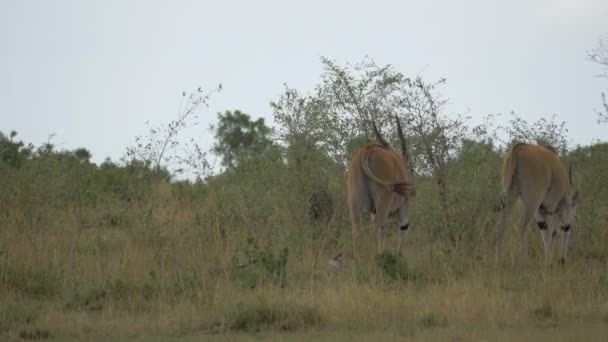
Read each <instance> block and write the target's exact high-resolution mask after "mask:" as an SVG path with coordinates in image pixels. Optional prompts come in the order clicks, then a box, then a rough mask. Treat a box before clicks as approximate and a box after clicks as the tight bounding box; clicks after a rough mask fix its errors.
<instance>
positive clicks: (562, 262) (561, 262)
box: [559, 258, 566, 266]
mask: <svg viewBox="0 0 608 342" xmlns="http://www.w3.org/2000/svg"><path fill="white" fill-rule="evenodd" d="M559 264H560V265H562V266H564V265H565V264H566V258H559Z"/></svg>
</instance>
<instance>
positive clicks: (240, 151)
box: [211, 110, 273, 168]
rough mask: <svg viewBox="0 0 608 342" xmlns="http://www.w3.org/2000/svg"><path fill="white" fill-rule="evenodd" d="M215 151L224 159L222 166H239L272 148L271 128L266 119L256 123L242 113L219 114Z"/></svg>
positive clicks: (258, 120)
mask: <svg viewBox="0 0 608 342" xmlns="http://www.w3.org/2000/svg"><path fill="white" fill-rule="evenodd" d="M217 117H218V121H219V122H218V124H217V127H213V126H212V127H211V129H215V138H216V139H217V142H216V143H215V145H214V146H213V151H214V152H215V153H216V154H217V155H219V156H220V157H221V158H222V164H223V165H224V166H226V167H229V168H234V167H236V166H238V165H239V163H240V162H242V161H243V160H244V159H248V158H251V157H255V156H256V155H259V154H261V153H263V152H264V151H266V150H267V149H268V148H271V147H272V145H273V144H272V141H270V139H269V136H270V128H269V127H268V126H266V124H264V119H263V118H259V119H257V120H255V121H253V120H251V117H250V116H249V115H247V114H245V113H243V112H241V111H238V110H236V111H234V112H230V111H226V112H225V113H224V114H222V113H218V115H217Z"/></svg>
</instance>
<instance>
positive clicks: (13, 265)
mask: <svg viewBox="0 0 608 342" xmlns="http://www.w3.org/2000/svg"><path fill="white" fill-rule="evenodd" d="M62 280H63V279H62V275H61V274H60V272H59V271H58V270H56V269H51V268H45V269H38V268H36V269H32V268H27V267H24V266H23V265H20V264H19V263H18V262H17V261H12V262H6V261H5V262H3V263H2V264H0V284H1V285H2V286H5V287H6V288H9V289H12V290H14V291H16V292H18V293H23V294H24V295H27V296H32V297H49V296H54V295H57V294H59V293H60V292H61V284H62Z"/></svg>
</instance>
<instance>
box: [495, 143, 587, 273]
mask: <svg viewBox="0 0 608 342" xmlns="http://www.w3.org/2000/svg"><path fill="white" fill-rule="evenodd" d="M502 185H503V190H504V196H505V197H504V199H503V200H502V202H501V204H500V205H499V206H498V207H497V208H496V209H497V210H501V209H502V210H503V213H502V214H503V215H502V222H501V224H500V226H499V230H498V236H497V243H496V261H497V262H498V263H499V262H500V253H501V245H502V240H503V236H504V232H505V230H506V226H507V219H508V215H510V214H511V211H512V208H513V206H514V204H515V201H516V200H518V199H519V200H520V202H521V203H522V204H523V213H522V216H521V218H520V222H519V228H520V244H521V245H520V252H521V259H522V261H524V262H526V261H527V259H528V251H527V245H528V242H527V228H528V226H529V225H530V224H531V223H532V221H533V220H535V221H536V224H537V226H538V228H539V230H540V234H541V237H542V240H543V244H544V248H545V263H547V264H549V263H550V262H551V240H552V232H553V233H555V229H556V227H555V224H553V225H552V226H553V227H549V226H548V225H547V218H548V216H554V217H555V220H554V221H556V222H555V223H557V224H559V228H560V230H561V246H560V251H561V254H560V263H564V262H565V260H566V250H567V249H568V246H569V240H570V235H571V234H572V232H573V231H574V230H575V228H576V207H577V205H578V203H579V201H580V194H579V190H578V189H576V190H573V186H572V166H570V169H569V171H568V172H566V168H565V167H564V164H562V162H561V160H560V159H559V157H558V156H557V154H556V152H555V150H553V149H552V148H550V147H545V146H539V145H529V144H517V145H515V146H513V148H511V151H509V152H508V153H507V154H506V155H505V156H504V158H503V164H502ZM552 221H553V220H552ZM549 228H551V229H549Z"/></svg>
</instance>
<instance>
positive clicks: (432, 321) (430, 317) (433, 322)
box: [420, 312, 448, 329]
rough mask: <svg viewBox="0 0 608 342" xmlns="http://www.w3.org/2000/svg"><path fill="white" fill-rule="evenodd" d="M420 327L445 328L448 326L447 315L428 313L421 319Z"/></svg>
mask: <svg viewBox="0 0 608 342" xmlns="http://www.w3.org/2000/svg"><path fill="white" fill-rule="evenodd" d="M420 325H421V326H422V327H423V328H427V329H431V328H444V327H447V326H448V319H447V317H445V315H442V314H439V313H434V312H431V313H427V314H426V315H424V316H423V317H422V319H420Z"/></svg>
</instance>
